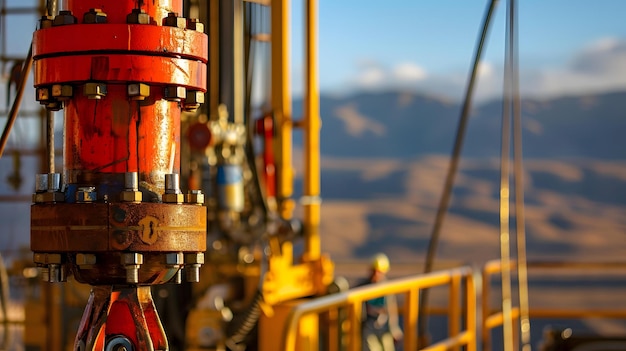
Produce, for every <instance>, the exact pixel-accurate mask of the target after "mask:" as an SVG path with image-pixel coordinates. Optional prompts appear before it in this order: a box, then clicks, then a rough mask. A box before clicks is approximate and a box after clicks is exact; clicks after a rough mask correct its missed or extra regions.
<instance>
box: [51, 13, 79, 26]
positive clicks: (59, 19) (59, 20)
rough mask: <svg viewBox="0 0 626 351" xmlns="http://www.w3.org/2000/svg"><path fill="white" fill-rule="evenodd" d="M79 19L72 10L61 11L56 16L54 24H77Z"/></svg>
mask: <svg viewBox="0 0 626 351" xmlns="http://www.w3.org/2000/svg"><path fill="white" fill-rule="evenodd" d="M76 23H78V19H77V18H76V17H74V16H73V15H72V11H61V12H59V14H58V15H57V16H56V17H55V18H54V21H53V22H52V25H53V26H64V25H66V24H76Z"/></svg>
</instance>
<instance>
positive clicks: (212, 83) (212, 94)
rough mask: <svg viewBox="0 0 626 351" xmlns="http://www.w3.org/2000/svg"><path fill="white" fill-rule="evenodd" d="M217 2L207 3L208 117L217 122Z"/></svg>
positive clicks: (218, 44) (218, 47)
mask: <svg viewBox="0 0 626 351" xmlns="http://www.w3.org/2000/svg"><path fill="white" fill-rule="evenodd" d="M219 10H220V8H219V1H209V23H208V25H209V38H211V40H209V90H208V92H207V93H208V97H209V115H210V116H211V119H212V120H217V119H218V118H219V115H218V113H217V111H218V109H217V107H218V106H219V104H220V50H219V49H220V35H219V34H220V22H219V20H220V15H219Z"/></svg>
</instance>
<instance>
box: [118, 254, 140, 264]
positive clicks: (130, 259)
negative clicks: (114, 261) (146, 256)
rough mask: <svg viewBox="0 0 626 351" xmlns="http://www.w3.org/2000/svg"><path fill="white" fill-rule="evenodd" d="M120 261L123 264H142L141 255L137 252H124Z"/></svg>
mask: <svg viewBox="0 0 626 351" xmlns="http://www.w3.org/2000/svg"><path fill="white" fill-rule="evenodd" d="M121 263H122V264H123V265H125V266H126V265H139V264H143V255H142V254H140V253H138V252H124V253H122V260H121Z"/></svg>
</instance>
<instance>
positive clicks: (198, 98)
mask: <svg viewBox="0 0 626 351" xmlns="http://www.w3.org/2000/svg"><path fill="white" fill-rule="evenodd" d="M203 103H204V93H203V92H201V91H199V90H187V93H186V96H185V103H184V104H183V109H184V110H185V111H187V112H194V111H195V110H197V109H198V107H200V105H201V104H203Z"/></svg>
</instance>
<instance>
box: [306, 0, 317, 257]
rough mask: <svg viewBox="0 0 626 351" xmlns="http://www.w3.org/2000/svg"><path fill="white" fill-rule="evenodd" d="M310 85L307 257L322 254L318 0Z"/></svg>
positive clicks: (309, 29) (311, 19) (311, 20)
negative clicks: (320, 233)
mask: <svg viewBox="0 0 626 351" xmlns="http://www.w3.org/2000/svg"><path fill="white" fill-rule="evenodd" d="M305 18H306V24H305V27H306V29H305V37H306V40H305V42H306V52H305V57H306V62H305V67H306V86H305V101H304V103H305V111H304V125H303V127H304V201H303V202H304V203H303V209H304V219H303V221H304V229H305V243H304V245H305V246H304V253H305V257H304V259H305V260H311V261H313V260H317V259H319V257H320V254H321V253H320V239H319V224H320V116H319V113H320V112H319V93H318V67H317V1H316V0H306V10H305Z"/></svg>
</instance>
